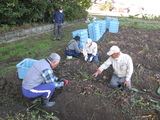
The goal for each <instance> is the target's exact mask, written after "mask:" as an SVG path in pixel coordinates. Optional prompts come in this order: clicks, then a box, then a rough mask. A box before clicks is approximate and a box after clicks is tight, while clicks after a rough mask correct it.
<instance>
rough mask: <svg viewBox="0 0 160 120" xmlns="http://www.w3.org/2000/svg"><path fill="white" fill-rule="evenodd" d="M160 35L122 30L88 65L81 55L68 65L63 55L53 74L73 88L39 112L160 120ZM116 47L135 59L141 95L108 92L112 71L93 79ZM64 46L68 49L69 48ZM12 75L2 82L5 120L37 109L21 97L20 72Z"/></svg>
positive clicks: (106, 39) (101, 44) (78, 118)
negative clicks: (8, 116)
mask: <svg viewBox="0 0 160 120" xmlns="http://www.w3.org/2000/svg"><path fill="white" fill-rule="evenodd" d="M66 30H67V29H66ZM159 33H160V31H145V30H137V29H132V28H120V29H119V32H118V33H109V32H106V33H105V34H104V36H103V38H101V39H100V40H99V41H98V42H97V44H98V51H99V58H100V63H86V62H84V61H83V57H82V56H81V57H80V58H78V59H71V60H67V59H66V56H65V54H64V51H62V52H61V53H59V54H60V56H61V57H62V61H61V62H60V64H59V66H58V67H57V68H56V69H54V71H55V74H56V76H61V77H63V78H66V79H68V80H69V85H67V86H64V87H63V88H61V89H57V90H56V92H55V94H54V95H53V97H52V98H51V101H55V102H56V105H55V106H53V107H51V108H41V107H40V106H38V108H40V109H43V110H45V111H47V112H49V113H51V112H54V113H55V115H56V116H57V117H58V118H59V119H60V120H136V119H138V120H139V119H140V120H158V119H160V95H158V94H157V93H156V91H157V89H158V87H159V85H160V83H159V80H160V64H159V63H160V35H159ZM66 45H67V43H66ZM112 45H117V46H119V47H120V48H121V51H122V52H124V53H127V54H129V55H130V56H131V57H132V59H133V63H134V73H133V76H132V86H133V88H136V89H137V90H139V91H138V92H136V91H130V92H125V91H121V90H120V89H119V88H116V89H111V88H109V87H108V86H107V84H108V82H109V81H110V78H111V75H112V72H113V70H112V67H110V68H108V69H107V70H105V71H103V73H101V74H100V75H99V76H98V77H97V78H93V77H91V76H92V74H93V73H94V72H95V71H96V69H97V68H98V67H99V66H100V65H101V64H102V63H103V62H104V61H105V60H107V58H108V57H109V56H107V54H106V53H107V52H108V50H109V48H110V47H111V46H112ZM61 47H64V49H65V47H66V46H61ZM17 59H18V58H17ZM11 60H12V59H10V62H11ZM4 62H6V61H4ZM8 74H9V75H8V76H7V77H6V78H3V77H1V78H0V90H1V93H0V96H1V101H0V106H1V107H0V111H1V112H0V117H1V118H3V116H4V115H7V114H8V115H15V114H17V113H24V114H25V113H26V108H28V106H32V105H34V104H33V101H34V100H35V99H29V98H26V97H24V96H23V95H22V93H21V82H22V80H20V79H18V77H17V73H16V71H12V72H10V73H8ZM33 109H34V107H33Z"/></svg>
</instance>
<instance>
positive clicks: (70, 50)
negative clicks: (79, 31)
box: [66, 36, 81, 57]
mask: <svg viewBox="0 0 160 120" xmlns="http://www.w3.org/2000/svg"><path fill="white" fill-rule="evenodd" d="M79 41H80V37H79V36H76V37H75V38H74V39H72V40H71V41H70V42H69V43H68V46H67V47H66V55H68V56H73V57H79V54H80V53H81V50H80V49H79V47H78V42H79Z"/></svg>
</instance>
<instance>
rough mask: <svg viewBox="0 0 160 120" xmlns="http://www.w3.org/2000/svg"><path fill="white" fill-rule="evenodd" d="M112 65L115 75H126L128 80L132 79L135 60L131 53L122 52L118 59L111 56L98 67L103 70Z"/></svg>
mask: <svg viewBox="0 0 160 120" xmlns="http://www.w3.org/2000/svg"><path fill="white" fill-rule="evenodd" d="M110 65H112V66H113V69H114V74H115V75H117V76H118V77H126V81H130V79H131V76H132V74H133V62H132V58H131V57H130V56H129V55H127V54H124V53H120V56H119V57H118V58H116V59H114V58H112V57H109V58H108V59H107V60H106V61H105V62H104V63H103V64H102V65H101V66H100V67H99V68H98V69H99V70H100V71H101V72H102V71H103V70H105V69H107V68H108V67H109V66H110Z"/></svg>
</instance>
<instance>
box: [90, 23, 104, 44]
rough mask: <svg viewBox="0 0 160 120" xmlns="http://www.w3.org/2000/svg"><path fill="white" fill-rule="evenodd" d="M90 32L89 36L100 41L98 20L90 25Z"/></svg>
mask: <svg viewBox="0 0 160 120" xmlns="http://www.w3.org/2000/svg"><path fill="white" fill-rule="evenodd" d="M88 34H89V38H91V39H92V40H93V41H98V40H99V39H100V38H101V36H100V27H99V23H98V22H93V23H90V24H89V25H88Z"/></svg>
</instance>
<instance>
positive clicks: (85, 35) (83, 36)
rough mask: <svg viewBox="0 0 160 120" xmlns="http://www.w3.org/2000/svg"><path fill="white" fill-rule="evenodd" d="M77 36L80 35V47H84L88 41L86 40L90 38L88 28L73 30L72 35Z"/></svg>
mask: <svg viewBox="0 0 160 120" xmlns="http://www.w3.org/2000/svg"><path fill="white" fill-rule="evenodd" d="M75 36H79V37H80V42H79V43H78V46H79V48H80V49H83V46H84V44H85V43H86V40H87V38H88V30H87V29H80V30H76V31H73V32H72V37H73V38H74V37H75Z"/></svg>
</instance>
